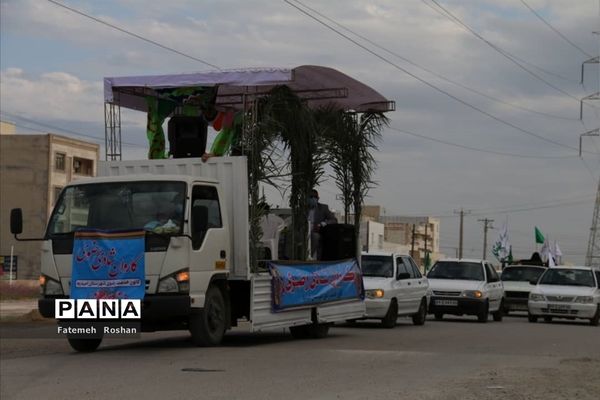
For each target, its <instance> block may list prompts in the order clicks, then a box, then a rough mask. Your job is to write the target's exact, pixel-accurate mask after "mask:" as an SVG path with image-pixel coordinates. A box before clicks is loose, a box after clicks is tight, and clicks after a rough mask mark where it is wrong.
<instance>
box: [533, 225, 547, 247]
mask: <svg viewBox="0 0 600 400" xmlns="http://www.w3.org/2000/svg"><path fill="white" fill-rule="evenodd" d="M545 240H546V239H545V238H544V235H543V234H542V231H540V230H539V229H538V227H537V226H536V227H535V242H536V243H540V244H541V243H544V242H545Z"/></svg>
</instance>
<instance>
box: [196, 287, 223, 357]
mask: <svg viewBox="0 0 600 400" xmlns="http://www.w3.org/2000/svg"><path fill="white" fill-rule="evenodd" d="M226 304H227V303H226V301H225V298H224V296H223V293H222V292H221V290H220V289H219V288H218V287H217V286H214V285H211V286H209V288H208V290H207V291H206V297H205V299H204V308H202V309H201V310H200V311H199V312H197V313H195V314H192V315H191V316H190V320H189V329H190V333H191V334H192V342H193V343H194V345H196V346H204V347H209V346H216V345H218V344H220V343H221V340H223V336H224V335H225V330H226V329H227V321H228V318H227V316H228V314H227V312H228V310H227V305H226Z"/></svg>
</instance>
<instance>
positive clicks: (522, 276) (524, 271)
mask: <svg viewBox="0 0 600 400" xmlns="http://www.w3.org/2000/svg"><path fill="white" fill-rule="evenodd" d="M545 270H546V269H545V268H539V267H507V268H505V269H504V271H502V280H503V281H505V282H529V281H531V280H533V279H535V280H538V279H539V278H540V276H541V275H542V274H543V273H544V271H545Z"/></svg>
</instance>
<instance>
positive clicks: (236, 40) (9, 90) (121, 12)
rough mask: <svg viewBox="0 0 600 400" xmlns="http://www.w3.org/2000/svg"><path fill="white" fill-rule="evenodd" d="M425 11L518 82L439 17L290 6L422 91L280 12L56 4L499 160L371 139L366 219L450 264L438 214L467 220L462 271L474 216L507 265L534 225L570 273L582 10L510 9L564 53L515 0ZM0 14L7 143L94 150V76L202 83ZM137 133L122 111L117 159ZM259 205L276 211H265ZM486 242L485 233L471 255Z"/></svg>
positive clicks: (399, 136) (24, 8) (103, 37)
mask: <svg viewBox="0 0 600 400" xmlns="http://www.w3.org/2000/svg"><path fill="white" fill-rule="evenodd" d="M437 2H438V3H439V4H440V5H441V6H443V7H444V8H446V9H447V10H448V11H450V12H451V13H452V14H453V15H454V16H456V17H457V18H458V19H459V20H461V21H463V22H464V23H465V24H467V25H468V26H470V27H471V28H473V30H475V31H476V32H477V33H479V34H480V35H481V36H482V37H483V38H485V39H487V40H488V41H489V42H491V43H493V44H494V45H495V46H496V48H497V49H498V48H499V49H501V51H504V52H508V53H510V54H511V55H514V56H516V57H518V59H517V60H518V61H517V62H518V63H520V64H521V65H522V66H523V68H521V67H519V66H518V65H515V63H513V62H512V61H510V60H508V59H507V58H506V57H504V56H502V55H501V54H499V52H498V51H496V50H494V49H492V48H491V47H490V46H488V45H487V44H485V43H484V42H483V41H481V40H479V39H477V38H476V37H475V36H474V35H473V34H472V33H469V32H467V31H466V30H465V29H464V28H461V27H460V26H458V25H457V24H456V23H454V22H452V21H451V20H450V19H448V18H446V17H444V16H443V15H441V14H440V13H438V12H436V10H438V11H441V10H440V9H439V8H437V7H436V5H435V4H434V3H433V2H432V1H431V0H401V1H399V0H372V1H368V2H367V1H361V0H346V1H341V0H335V1H334V0H331V1H316V0H303V3H304V4H306V5H308V6H310V7H311V8H314V9H315V10H317V11H319V12H320V13H322V14H324V15H326V16H328V17H329V18H332V19H333V20H335V21H336V22H338V23H340V24H342V25H344V26H345V27H347V28H349V29H351V30H353V31H354V32H356V33H358V34H360V35H362V36H364V37H366V38H368V39H369V40H370V41H372V42H374V43H375V44H377V45H379V46H382V47H384V48H385V49H387V50H389V51H391V52H392V53H395V54H396V55H399V56H402V57H404V58H405V59H408V60H410V61H411V62H412V63H416V64H418V65H420V66H423V67H425V68H427V69H428V70H430V71H432V72H434V73H435V74H437V76H434V75H432V74H431V73H430V72H427V71H424V70H422V69H419V68H417V67H415V66H414V65H411V64H408V63H407V62H406V61H405V60H402V59H399V58H398V57H396V56H395V55H393V54H391V53H388V52H386V51H384V50H382V49H380V48H377V47H375V46H374V45H373V44H372V43H368V42H364V41H361V43H363V45H365V46H366V47H368V48H369V49H371V50H373V51H375V52H376V53H378V54H380V55H381V56H382V57H384V58H386V59H388V60H389V61H390V63H386V62H385V61H383V60H381V59H380V58H377V57H376V56H374V55H372V54H370V53H368V52H367V51H365V50H364V49H361V48H360V47H358V46H356V45H355V44H353V43H351V42H349V41H347V40H346V39H344V38H342V37H341V36H339V35H338V34H336V33H334V32H332V31H331V30H328V29H327V28H326V27H324V26H322V25H320V24H318V23H317V22H315V21H314V20H312V19H310V18H309V17H308V16H306V15H304V14H302V13H300V12H299V11H298V10H296V9H295V8H293V7H291V6H290V5H288V4H286V3H285V2H283V1H276V0H270V1H267V0H264V1H256V0H254V1H242V0H237V1H234V0H219V1H217V0H212V1H192V0H189V1H184V0H170V1H168V2H158V1H142V0H122V1H102V2H99V1H75V0H70V1H68V2H67V1H65V2H63V4H66V5H68V6H70V7H73V8H76V9H78V10H81V11H82V12H85V13H88V14H90V15H93V16H95V17H98V18H101V19H103V20H105V21H108V22H110V23H112V24H115V25H118V26H120V27H122V28H125V29H127V30H130V31H132V32H135V33H137V34H139V35H141V36H144V37H146V38H149V39H152V40H155V41H157V42H160V43H162V44H164V45H166V46H169V47H172V48H174V49H177V50H179V51H181V52H184V53H186V54H189V55H191V56H194V57H196V58H199V59H202V60H205V61H207V62H209V63H211V64H214V65H217V66H219V67H221V68H238V67H272V66H275V67H295V66H299V65H304V64H316V65H324V66H329V67H333V68H336V69H339V70H340V71H342V72H344V73H346V74H348V75H350V76H352V77H354V78H356V79H358V80H360V81H362V82H364V83H366V84H368V85H370V86H371V87H373V88H374V89H375V90H377V91H379V92H380V93H381V94H383V95H384V96H386V97H388V98H389V99H392V100H394V101H395V102H396V111H395V112H393V113H389V114H388V115H389V117H390V119H391V126H392V127H393V128H395V129H398V130H402V131H408V132H412V133H414V134H418V135H424V136H428V137H431V138H434V139H436V140H442V141H447V142H452V143H454V144H458V145H460V146H468V147H472V148H476V149H483V150H486V151H491V152H496V153H498V152H499V153H509V154H512V155H517V156H510V155H506V154H493V153H486V152H481V151H476V150H472V149H465V148H460V147H456V146H450V145H447V144H442V143H439V142H434V141H431V140H427V139H424V138H421V137H416V136H410V135H408V134H405V133H400V132H399V131H397V130H392V129H387V130H386V131H385V132H384V133H383V141H382V142H381V143H380V147H379V151H378V152H377V153H376V159H377V160H378V162H379V168H378V170H377V174H376V180H377V181H378V182H379V186H378V187H377V188H376V189H374V190H373V191H372V192H371V193H370V198H369V199H368V201H367V203H368V204H380V205H382V206H383V207H384V208H385V212H386V214H387V215H439V216H441V217H442V219H441V245H442V251H444V252H445V253H446V254H448V255H450V256H454V254H455V250H454V248H456V247H457V246H458V218H457V217H456V216H454V215H453V211H454V210H456V209H460V208H461V207H464V208H465V209H470V210H473V214H472V215H471V216H468V217H466V218H465V252H464V253H465V256H469V257H471V256H472V257H481V253H482V224H481V223H479V222H478V221H477V220H478V219H479V218H484V217H488V218H493V219H495V221H496V222H495V223H494V225H495V226H496V227H500V226H501V224H502V221H504V220H506V218H508V224H509V235H510V240H511V242H512V244H513V248H514V253H515V256H516V257H518V258H520V257H523V258H524V257H529V255H530V253H531V250H532V249H533V248H534V236H533V228H534V226H536V225H537V226H538V227H540V229H541V230H542V231H543V232H544V234H546V235H548V236H549V237H550V238H551V239H553V240H554V239H556V240H558V242H559V245H560V247H561V249H562V251H563V253H564V254H565V257H564V258H565V260H567V261H570V262H573V263H583V261H584V257H585V252H586V248H587V240H588V235H589V229H590V226H591V220H592V213H593V206H594V194H595V191H596V187H597V184H598V176H599V174H600V140H599V139H598V138H586V139H585V141H584V148H585V149H586V150H587V151H589V153H585V154H584V161H582V160H581V159H580V158H579V157H578V156H577V155H578V152H577V147H578V145H579V135H580V134H581V133H582V132H585V131H587V130H590V129H593V128H597V127H598V126H599V123H600V109H599V108H596V107H600V101H597V102H595V103H596V104H595V106H596V107H592V106H584V112H583V116H584V118H583V121H579V101H578V100H577V99H579V98H581V97H584V96H586V95H589V94H592V93H594V92H597V91H598V80H599V79H598V77H599V73H600V71H599V68H598V64H595V65H592V64H590V65H588V66H587V67H586V73H585V82H584V85H583V86H582V85H580V83H579V80H580V71H581V64H582V62H583V61H585V60H586V59H588V58H590V56H595V55H598V50H599V47H600V45H599V40H598V36H595V35H593V34H592V31H598V30H600V17H599V15H600V14H599V2H598V1H597V0H527V4H528V5H530V6H531V7H532V8H533V9H534V10H536V12H538V13H539V14H540V15H541V16H542V17H543V18H544V19H545V20H546V21H547V22H549V23H550V24H551V25H552V27H554V28H555V29H557V30H558V31H559V32H560V33H561V34H562V35H564V36H565V37H566V38H567V39H568V40H569V41H571V42H572V43H573V44H574V45H576V46H577V47H579V48H576V47H575V46H573V45H571V44H569V43H567V41H565V40H564V39H563V38H561V37H560V36H559V35H558V34H557V33H556V32H554V31H552V30H551V28H550V27H548V26H547V25H545V24H544V23H543V22H542V21H541V20H540V19H538V18H537V17H536V16H535V15H534V14H533V13H532V12H531V11H530V10H529V9H527V8H526V6H525V5H524V4H523V3H522V2H521V1H520V0H495V1H493V0H437ZM296 4H297V3H296ZM297 5H298V6H299V7H302V5H301V4H297ZM428 5H429V6H428ZM0 11H1V38H0V40H1V43H0V44H1V54H0V55H1V57H0V69H1V81H0V82H1V87H0V89H1V90H0V93H1V111H2V114H1V117H2V120H8V121H12V122H15V123H16V124H17V125H18V128H17V129H18V132H19V133H31V132H35V131H38V132H39V131H53V132H55V133H63V134H65V132H64V131H60V130H58V129H50V128H49V126H51V127H56V128H61V129H66V130H70V131H74V132H80V133H84V134H86V135H92V136H95V137H97V138H99V139H98V141H103V138H104V117H103V95H102V78H103V77H107V76H120V75H142V74H161V73H179V72H195V71H206V70H209V69H210V67H207V66H206V65H203V64H201V63H200V62H197V61H193V60H191V59H188V58H185V57H182V56H179V55H176V54H174V53H171V52H168V51H166V50H163V49H161V48H158V47H156V46H153V45H151V44H148V43H146V42H143V41H140V40H139V39H135V38H132V37H130V36H127V35H125V34H123V33H121V32H119V31H117V30H114V29H111V28H109V27H107V26H104V25H101V24H99V23H96V22H94V21H91V20H89V19H86V18H84V17H82V16H80V15H77V14H75V13H73V12H70V11H68V10H66V9H64V8H61V7H59V6H57V5H54V4H52V3H51V2H49V1H45V0H2V1H1V10H0ZM307 11H310V10H307ZM328 23H329V24H331V22H328ZM337 29H338V30H339V29H340V28H339V27H338V28H337ZM354 38H355V39H356V37H354ZM357 40H361V39H357ZM586 53H587V54H586ZM391 63H393V64H396V66H393V65H391ZM399 68H404V69H406V70H408V71H409V72H411V73H413V74H414V75H417V76H418V77H420V78H421V79H423V80H425V81H427V82H429V83H431V84H433V85H435V86H436V87H438V88H439V89H441V90H443V91H446V92H447V93H448V94H450V95H452V96H454V97H456V98H458V99H460V100H462V101H463V102H466V103H468V104H470V105H472V106H474V107H477V108H479V109H480V110H481V111H483V112H485V113H487V114H489V115H487V116H486V115H484V114H483V113H482V112H478V111H476V110H474V109H473V108H470V107H469V106H467V105H465V104H463V103H460V102H459V101H457V100H456V99H452V98H450V97H449V96H447V95H444V94H442V93H441V92H439V91H436V90H435V89H433V88H431V87H429V86H427V85H426V84H424V83H422V82H420V81H418V80H416V79H415V78H414V77H411V76H409V75H407V74H406V73H404V72H402V71H401V70H400V69H399ZM525 69H526V70H525ZM440 75H441V76H444V77H446V78H449V79H451V80H453V81H454V82H456V83H458V84H460V85H462V86H466V87H468V88H471V89H474V90H476V91H479V92H481V93H483V94H485V95H487V96H491V97H493V98H494V99H496V100H491V99H490V98H489V97H484V96H481V95H478V94H475V93H474V92H472V91H469V90H467V89H464V88H463V87H459V86H457V85H454V84H451V83H448V82H447V81H444V80H442V79H440V78H439V76H440ZM534 75H536V76H537V77H536V76H534ZM542 80H543V81H545V82H543V81H542ZM507 103H508V104H507ZM590 105H594V102H591V103H590ZM490 115H491V116H493V117H495V118H497V119H493V118H492V117H490ZM498 120H502V121H505V123H501V122H499V121H498ZM32 121H35V122H37V123H38V124H37V125H36V124H34V123H33V122H32ZM39 123H41V124H45V125H46V126H43V125H39ZM144 124H145V116H144V115H141V114H139V113H135V112H126V113H124V116H123V126H124V131H123V135H124V136H123V141H125V142H128V143H132V144H139V146H131V145H128V146H125V147H124V158H126V159H135V158H141V157H145V154H146V151H147V144H146V141H145V132H144ZM509 124H510V125H513V126H516V127H518V128H520V129H522V130H525V131H527V132H530V134H528V133H524V132H523V131H520V130H518V129H516V128H514V127H511V126H509ZM531 133H533V135H532V134H531ZM534 135H538V136H542V137H543V138H546V139H549V140H550V141H552V142H558V143H559V144H556V143H551V142H550V141H548V140H544V139H540V138H537V137H534ZM213 136H214V135H211V136H210V137H209V140H211V139H212V137H213ZM560 144H562V145H566V146H569V147H572V148H571V149H570V148H568V147H564V146H561V145H560ZM593 153H597V154H593ZM523 156H525V157H523ZM320 189H321V197H322V201H323V202H325V203H328V204H329V205H330V207H332V208H337V209H339V208H340V204H339V202H338V201H336V200H335V188H334V186H333V184H331V183H327V182H326V183H324V184H323V185H321V188H320ZM271 201H272V202H274V203H276V204H277V203H280V204H281V205H284V203H283V201H282V200H281V199H276V198H273V199H271ZM497 234H498V230H493V231H492V232H491V233H490V238H489V240H488V242H493V240H495V238H496V237H497ZM489 257H492V256H491V254H490V256H489Z"/></svg>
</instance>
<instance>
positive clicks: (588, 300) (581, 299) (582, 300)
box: [575, 296, 594, 304]
mask: <svg viewBox="0 0 600 400" xmlns="http://www.w3.org/2000/svg"><path fill="white" fill-rule="evenodd" d="M593 302H594V297H593V296H577V298H575V303H582V304H592V303H593Z"/></svg>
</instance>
